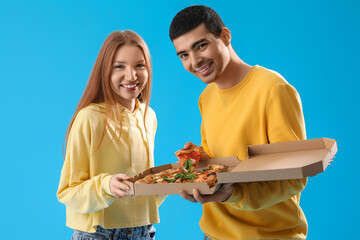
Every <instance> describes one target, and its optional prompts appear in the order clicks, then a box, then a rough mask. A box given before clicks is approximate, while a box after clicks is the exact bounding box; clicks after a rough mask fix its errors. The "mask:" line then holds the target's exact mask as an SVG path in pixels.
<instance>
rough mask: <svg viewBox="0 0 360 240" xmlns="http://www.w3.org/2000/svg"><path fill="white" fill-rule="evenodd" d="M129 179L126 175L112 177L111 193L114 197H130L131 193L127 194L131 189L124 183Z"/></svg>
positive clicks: (120, 174) (119, 174)
mask: <svg viewBox="0 0 360 240" xmlns="http://www.w3.org/2000/svg"><path fill="white" fill-rule="evenodd" d="M129 178H130V177H129V176H128V175H126V174H124V173H118V174H115V175H113V176H112V177H111V179H110V191H111V193H112V195H113V196H114V197H116V198H123V197H128V196H130V193H129V192H127V191H128V190H130V187H129V186H128V185H127V184H125V183H124V182H123V181H124V180H128V179H129Z"/></svg>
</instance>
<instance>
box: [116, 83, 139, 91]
mask: <svg viewBox="0 0 360 240" xmlns="http://www.w3.org/2000/svg"><path fill="white" fill-rule="evenodd" d="M139 84H140V83H136V84H121V85H120V86H121V87H123V88H125V89H126V90H127V91H136V90H137V87H138V86H139Z"/></svg>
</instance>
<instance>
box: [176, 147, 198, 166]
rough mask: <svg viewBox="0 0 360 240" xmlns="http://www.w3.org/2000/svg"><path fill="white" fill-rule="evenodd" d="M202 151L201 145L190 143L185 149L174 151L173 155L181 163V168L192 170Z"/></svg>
mask: <svg viewBox="0 0 360 240" xmlns="http://www.w3.org/2000/svg"><path fill="white" fill-rule="evenodd" d="M202 152H203V148H202V147H198V146H195V145H192V146H191V147H189V148H187V149H185V148H184V149H180V150H178V151H176V152H175V156H176V157H177V158H178V159H179V161H180V162H181V163H182V165H183V168H184V169H185V170H187V171H188V170H191V171H192V170H194V169H195V167H196V165H197V163H198V162H199V160H200V158H201V154H202Z"/></svg>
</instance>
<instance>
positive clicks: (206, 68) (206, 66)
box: [194, 61, 213, 76]
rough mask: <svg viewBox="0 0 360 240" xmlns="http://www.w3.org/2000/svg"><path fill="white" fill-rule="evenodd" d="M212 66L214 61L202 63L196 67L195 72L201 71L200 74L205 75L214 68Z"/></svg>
mask: <svg viewBox="0 0 360 240" xmlns="http://www.w3.org/2000/svg"><path fill="white" fill-rule="evenodd" d="M212 66H213V62H212V61H211V62H209V63H207V64H204V65H202V66H201V67H199V68H195V69H194V70H195V72H197V73H199V74H200V75H202V76H205V75H207V74H208V73H209V72H210V70H211V69H212Z"/></svg>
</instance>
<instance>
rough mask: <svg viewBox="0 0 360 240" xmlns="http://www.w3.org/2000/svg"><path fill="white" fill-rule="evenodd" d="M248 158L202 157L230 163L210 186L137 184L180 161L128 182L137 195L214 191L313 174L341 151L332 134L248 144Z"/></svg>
mask: <svg viewBox="0 0 360 240" xmlns="http://www.w3.org/2000/svg"><path fill="white" fill-rule="evenodd" d="M247 151H248V158H246V159H245V160H243V161H240V160H238V158H237V157H236V156H234V157H226V158H214V159H208V160H202V161H200V162H199V164H198V166H197V169H201V168H206V166H207V165H208V164H223V165H225V166H226V168H225V169H223V170H222V171H221V172H219V173H217V177H218V183H217V184H216V185H215V186H213V187H211V188H209V187H208V185H207V183H164V184H135V182H136V181H137V180H138V179H141V178H143V177H145V176H146V175H148V174H153V173H158V172H161V171H164V170H166V169H169V168H174V167H180V166H181V164H180V163H171V164H166V165H161V166H158V167H153V168H150V169H148V170H146V171H144V172H142V173H140V174H138V175H136V176H134V177H133V178H131V179H130V180H129V181H127V182H126V183H127V184H128V185H129V186H130V187H131V190H130V192H131V193H132V194H134V195H171V194H178V191H179V190H180V189H183V190H185V191H186V192H187V193H189V194H191V193H192V190H193V189H194V188H196V189H198V190H199V192H200V193H201V194H212V193H214V192H215V191H216V190H217V189H218V188H219V187H220V185H221V184H222V183H237V182H256V181H272V180H286V179H301V178H305V177H312V176H315V175H316V174H318V173H321V172H323V171H325V169H326V167H327V166H328V165H330V162H331V161H332V159H333V158H334V156H335V153H336V152H337V144H336V141H335V140H333V139H329V138H319V139H310V140H302V141H292V142H282V143H272V144H264V145H254V146H249V147H247Z"/></svg>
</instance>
